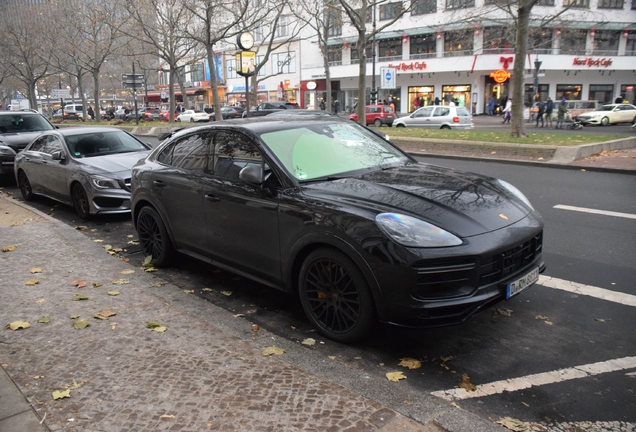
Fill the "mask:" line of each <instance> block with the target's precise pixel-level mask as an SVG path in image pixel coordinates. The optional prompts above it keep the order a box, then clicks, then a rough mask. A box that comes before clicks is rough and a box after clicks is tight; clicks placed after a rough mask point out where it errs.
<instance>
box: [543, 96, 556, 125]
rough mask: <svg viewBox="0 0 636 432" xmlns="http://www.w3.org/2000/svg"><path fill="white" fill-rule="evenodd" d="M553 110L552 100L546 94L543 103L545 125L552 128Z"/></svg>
mask: <svg viewBox="0 0 636 432" xmlns="http://www.w3.org/2000/svg"><path fill="white" fill-rule="evenodd" d="M553 111H554V102H552V99H551V98H550V96H548V101H547V102H546V104H545V125H546V127H549V128H550V129H552V112H553Z"/></svg>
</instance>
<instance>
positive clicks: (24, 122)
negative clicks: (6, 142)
mask: <svg viewBox="0 0 636 432" xmlns="http://www.w3.org/2000/svg"><path fill="white" fill-rule="evenodd" d="M51 129H55V128H54V127H53V126H52V125H51V123H49V122H48V121H46V119H45V118H44V117H42V116H40V115H37V114H32V115H23V114H8V115H1V116H0V133H3V134H4V133H20V132H39V131H47V130H51Z"/></svg>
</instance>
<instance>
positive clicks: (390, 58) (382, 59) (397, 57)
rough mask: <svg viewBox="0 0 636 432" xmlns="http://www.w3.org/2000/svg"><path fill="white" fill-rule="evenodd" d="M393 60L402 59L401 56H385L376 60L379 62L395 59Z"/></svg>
mask: <svg viewBox="0 0 636 432" xmlns="http://www.w3.org/2000/svg"><path fill="white" fill-rule="evenodd" d="M395 60H402V56H401V55H399V56H387V57H378V61H379V62H387V61H395Z"/></svg>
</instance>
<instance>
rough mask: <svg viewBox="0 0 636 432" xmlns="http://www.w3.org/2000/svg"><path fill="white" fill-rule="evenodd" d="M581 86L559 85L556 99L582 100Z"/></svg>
mask: <svg viewBox="0 0 636 432" xmlns="http://www.w3.org/2000/svg"><path fill="white" fill-rule="evenodd" d="M582 88H583V86H582V85H581V84H557V88H556V90H557V91H556V99H555V100H561V99H562V98H566V99H567V100H581V89H582Z"/></svg>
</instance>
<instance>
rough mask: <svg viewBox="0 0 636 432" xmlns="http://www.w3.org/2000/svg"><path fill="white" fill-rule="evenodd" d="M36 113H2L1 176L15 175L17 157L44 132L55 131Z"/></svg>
mask: <svg viewBox="0 0 636 432" xmlns="http://www.w3.org/2000/svg"><path fill="white" fill-rule="evenodd" d="M54 129H55V126H53V125H52V124H51V123H50V122H49V121H48V120H47V119H46V118H44V116H42V115H41V114H40V113H38V112H34V111H0V175H4V174H13V162H14V160H15V155H16V154H17V153H18V152H20V151H21V150H23V149H24V148H25V147H26V146H27V145H28V144H29V143H30V142H31V141H33V139H34V138H35V137H37V136H38V135H40V134H41V133H42V132H45V131H51V130H54Z"/></svg>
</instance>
